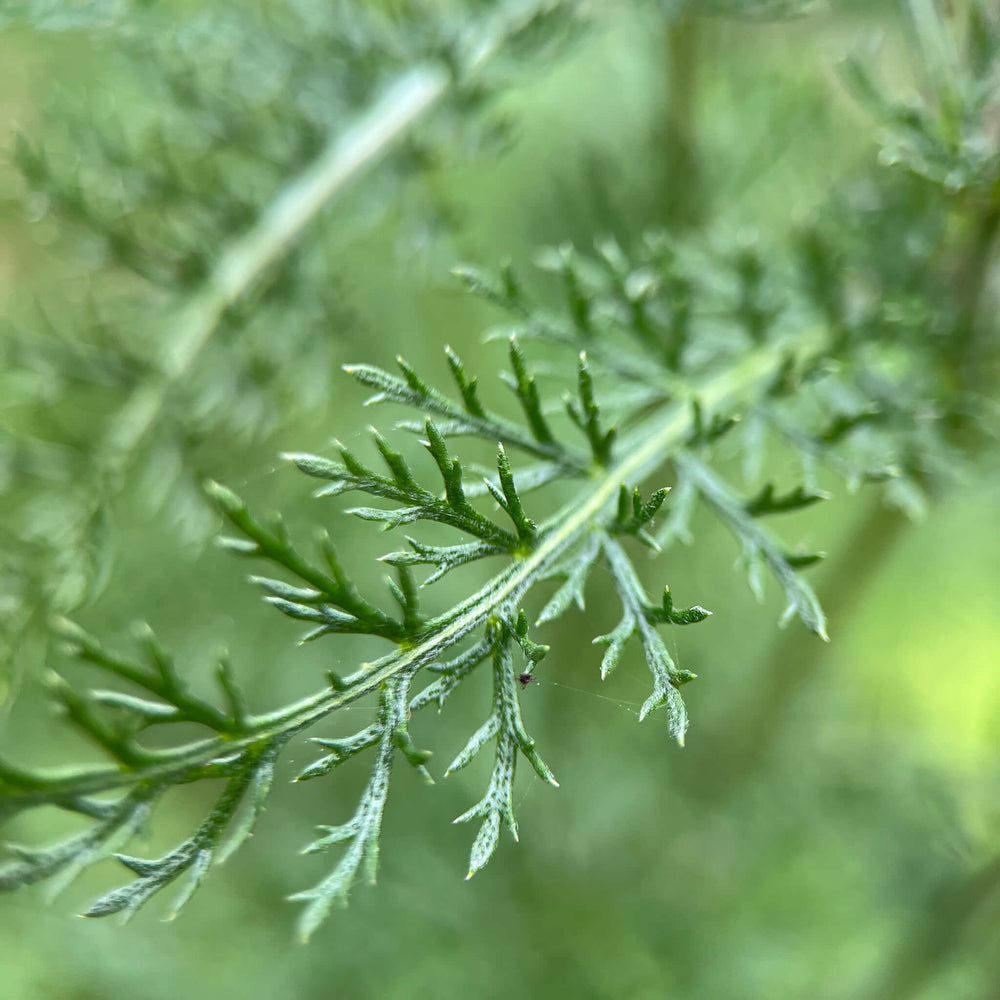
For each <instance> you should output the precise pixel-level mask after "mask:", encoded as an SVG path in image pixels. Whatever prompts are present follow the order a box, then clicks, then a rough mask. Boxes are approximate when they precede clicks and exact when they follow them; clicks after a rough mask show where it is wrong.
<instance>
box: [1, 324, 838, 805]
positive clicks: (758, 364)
mask: <svg viewBox="0 0 1000 1000" xmlns="http://www.w3.org/2000/svg"><path fill="white" fill-rule="evenodd" d="M827 348H828V338H827V336H826V334H825V333H823V332H819V331H816V330H807V331H805V332H803V333H802V334H800V335H799V336H798V337H797V338H795V339H794V340H790V341H786V342H785V343H784V344H780V345H773V346H767V347H762V348H760V349H758V350H757V351H755V352H754V353H753V354H751V355H750V356H749V357H747V358H746V359H745V360H744V361H742V362H741V363H739V364H738V365H736V366H735V367H733V368H731V369H727V370H726V371H724V372H722V373H720V374H718V375H716V376H714V377H711V378H709V379H706V380H704V381H702V382H701V383H700V384H697V385H695V386H694V388H693V390H692V392H691V397H690V398H689V399H687V400H685V401H684V402H682V403H678V404H676V405H674V406H671V407H669V408H668V409H667V410H666V411H665V412H663V411H661V412H660V413H658V414H656V415H654V416H652V417H650V418H649V419H648V420H647V421H646V422H645V423H643V424H642V425H640V426H639V427H638V428H636V430H635V431H634V432H633V433H632V434H631V435H630V437H629V439H628V440H626V441H623V442H622V453H623V454H624V455H625V456H626V457H625V458H624V459H623V460H622V461H621V462H619V463H618V464H617V465H615V466H614V467H612V468H611V469H609V470H605V471H603V472H602V473H601V475H600V476H598V477H595V478H593V479H592V480H590V481H589V482H588V484H587V486H585V487H584V490H583V492H582V493H581V495H579V496H578V497H577V498H575V499H574V501H573V502H572V503H570V504H569V505H567V506H566V507H565V508H564V509H563V510H561V511H560V512H559V513H558V514H556V515H555V516H554V517H553V518H551V519H550V520H549V521H548V523H547V525H546V526H544V527H545V528H547V529H548V530H545V531H544V534H543V536H542V539H541V541H540V543H539V544H538V546H537V547H536V548H534V549H532V550H531V551H530V552H529V553H528V554H527V555H525V556H524V557H522V558H521V559H519V560H517V561H515V562H514V563H513V564H512V565H511V566H510V567H509V568H508V569H507V570H505V571H504V572H502V573H500V574H499V575H498V576H496V577H494V578H493V579H492V580H491V581H490V582H489V583H487V584H486V586H485V587H483V588H482V589H481V590H480V591H479V592H478V593H476V594H474V595H473V596H472V597H470V598H468V599H467V600H466V601H464V602H463V603H462V604H460V605H459V606H458V607H457V608H454V609H453V610H452V611H450V612H448V613H447V614H446V615H443V616H441V617H439V618H437V619H434V620H433V621H431V622H429V623H428V630H429V632H430V634H429V636H428V638H426V639H425V640H423V641H422V642H420V643H418V644H417V645H415V646H413V647H410V648H407V647H403V648H401V649H399V650H397V651H396V652H394V653H391V654H390V655H388V656H386V657H384V658H382V659H381V660H377V661H376V662H374V663H371V664H365V665H364V666H363V667H362V668H361V670H360V671H359V672H358V673H357V674H355V675H354V676H353V677H352V678H350V679H349V681H350V686H349V687H348V688H347V689H346V690H337V691H334V690H329V689H327V690H323V691H320V692H317V693H316V694H315V695H313V696H311V697H309V698H305V699H303V700H302V701H300V702H297V703H296V704H294V705H290V706H288V707H286V708H284V709H281V710H280V711H277V712H274V713H271V714H269V715H264V716H258V717H257V718H256V719H254V720H253V722H252V730H251V732H250V733H248V734H247V735H245V736H241V737H239V738H237V739H231V740H225V739H218V738H213V739H209V740H203V741H199V742H197V743H192V744H189V745H187V746H184V747H180V748H177V749H174V750H170V751H165V752H164V760H163V761H162V763H161V762H154V763H152V764H150V765H147V766H143V767H139V768H136V769H134V770H132V771H128V772H121V771H117V770H108V769H100V770H96V771H88V772H81V773H77V774H76V775H72V776H69V777H67V778H65V779H64V780H61V781H58V782H57V783H56V784H52V783H46V786H45V788H44V789H38V790H34V789H31V788H30V787H29V788H25V789H23V790H20V791H18V792H17V794H16V797H17V798H20V799H21V800H22V802H24V801H35V800H37V801H50V800H51V798H52V796H53V794H55V795H87V794H92V793H94V792H98V791H104V790H108V789H112V788H120V787H124V786H128V785H132V784H135V783H136V782H137V781H141V780H151V779H153V780H155V779H158V778H161V777H165V776H168V775H177V774H178V773H182V774H187V775H188V776H189V777H195V776H196V775H195V774H194V772H196V771H197V770H198V768H201V767H204V766H206V765H208V764H210V763H211V762H212V761H214V760H216V759H217V758H220V757H228V756H229V755H231V754H234V753H237V752H239V751H240V750H242V749H245V748H246V747H249V746H252V745H254V744H256V743H258V742H261V741H269V740H272V739H276V738H280V737H285V738H287V737H289V736H291V735H293V734H294V733H297V732H299V731H301V730H303V729H306V728H308V727H309V726H311V725H313V724H314V723H316V722H318V721H319V720H320V719H322V718H324V717H325V716H327V715H329V714H330V713H331V712H334V711H336V710H337V709H338V708H341V707H342V706H344V705H346V704H349V703H350V702H353V701H356V700H357V699H358V698H361V697H363V696H364V695H366V694H369V693H370V692H372V691H375V690H377V689H378V688H379V686H380V685H382V684H383V683H385V682H386V681H388V680H390V679H391V678H392V677H395V676H396V675H397V674H399V672H400V671H402V670H417V669H419V668H421V667H424V666H426V665H428V664H430V663H432V662H434V661H435V660H437V659H439V658H440V657H441V656H442V655H443V654H444V652H445V651H446V650H447V649H449V648H450V647H451V646H453V645H455V644H456V643H458V642H460V641H461V640H462V639H463V638H465V637H466V636H467V635H469V634H470V633H471V632H472V631H473V630H474V629H476V628H477V627H480V626H482V625H484V624H485V623H486V622H487V621H488V620H489V618H490V617H491V616H493V615H496V614H498V613H500V612H501V610H502V609H504V608H506V607H508V606H509V605H511V604H513V603H516V602H517V601H518V600H520V598H521V597H522V596H523V594H524V593H525V592H526V591H527V590H528V589H529V588H530V587H531V586H532V584H533V583H534V582H535V581H536V580H538V579H540V578H542V577H543V576H544V574H545V572H546V571H547V570H548V569H549V568H551V566H552V565H553V563H555V562H556V561H557V560H558V559H559V557H560V555H561V554H562V553H564V552H565V551H566V549H567V548H569V547H570V546H571V545H572V544H574V543H575V542H576V541H577V540H578V539H579V538H580V537H581V536H582V534H583V533H584V532H585V531H586V530H587V529H588V528H589V527H590V526H591V525H592V524H593V523H594V521H595V520H596V519H597V518H598V517H599V516H600V515H601V514H602V512H604V510H605V509H606V508H608V507H610V506H612V505H614V504H615V503H616V502H617V498H618V493H619V489H620V485H621V483H623V482H624V483H640V482H642V481H643V480H644V479H645V478H646V477H647V476H649V475H650V474H651V473H652V472H654V471H655V470H657V469H659V468H660V467H661V466H663V465H664V464H665V463H666V462H667V461H668V460H669V459H670V457H671V455H672V454H675V453H676V452H677V450H678V449H679V448H681V447H683V446H684V445H685V444H686V443H687V442H688V440H689V439H690V437H691V435H692V433H693V431H694V429H695V415H694V409H695V408H694V406H693V405H692V403H693V400H694V399H697V400H698V402H699V403H700V407H701V411H702V412H703V413H717V412H728V411H730V410H732V409H734V408H738V407H741V406H745V405H748V404H751V403H753V402H754V401H755V400H759V399H760V398H761V397H762V396H764V395H765V394H766V393H767V392H768V390H769V389H770V387H771V386H772V385H773V384H774V380H775V378H776V376H777V375H778V373H779V372H780V371H782V370H783V369H784V368H785V365H786V364H788V363H789V362H791V363H792V364H793V365H797V364H801V363H805V362H808V361H809V360H810V359H812V358H814V357H815V356H816V355H817V354H819V353H821V352H822V351H824V350H825V349H827Z"/></svg>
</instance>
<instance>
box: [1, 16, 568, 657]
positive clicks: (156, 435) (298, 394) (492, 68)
mask: <svg viewBox="0 0 1000 1000" xmlns="http://www.w3.org/2000/svg"><path fill="white" fill-rule="evenodd" d="M467 6H468V10H466V11H465V12H464V13H465V15H466V16H464V17H463V18H462V19H460V20H459V19H456V18H455V17H452V16H449V15H448V12H447V11H445V10H442V9H441V5H439V4H435V3H425V2H416V3H407V4H401V5H380V4H369V3H335V4H323V3H320V4H290V5H285V6H283V7H282V8H281V9H280V10H279V9H277V8H274V7H273V6H271V5H255V4H246V5H240V6H237V7H232V6H226V7H224V8H220V7H218V5H216V6H215V7H213V8H212V9H210V10H206V11H204V12H202V13H199V14H197V15H192V16H190V17H189V18H186V19H185V20H184V22H183V25H182V26H180V27H179V26H178V25H177V24H176V23H175V21H174V20H171V18H174V19H176V17H177V15H176V13H173V14H170V13H168V12H164V11H162V10H161V9H159V8H158V5H155V4H145V3H130V2H128V0H78V2H67V3H63V2H61V0H60V2H58V3H50V2H48V0H24V2H15V3H12V4H4V5H3V10H2V11H0V28H2V27H3V25H4V24H5V23H8V22H13V23H18V22H20V21H25V22H27V23H30V24H32V25H34V26H35V27H38V28H41V29H44V30H66V31H69V30H77V31H86V32H89V33H90V35H89V36H88V37H92V39H93V43H94V46H95V47H97V46H103V47H104V50H108V51H110V52H111V53H113V55H109V66H110V69H109V72H110V71H113V72H114V73H115V77H114V79H115V81H116V83H115V85H114V86H104V87H102V88H100V89H99V90H98V92H97V93H82V94H80V95H79V96H77V95H75V94H74V93H72V92H71V91H70V90H69V89H64V90H62V91H60V92H59V94H58V101H54V102H53V103H54V104H56V106H53V107H52V108H51V109H46V110H47V114H46V117H47V118H48V119H49V126H48V128H47V129H46V132H45V135H44V141H36V140H35V139H34V138H33V137H31V136H29V135H27V134H21V135H18V137H17V141H16V144H15V148H14V150H13V159H14V161H15V164H16V166H17V167H18V168H19V170H20V173H21V175H22V178H23V187H24V214H25V215H27V216H29V217H30V218H32V219H33V220H35V221H39V222H41V221H44V223H45V224H46V225H48V226H50V227H52V229H53V231H54V232H56V233H57V234H58V244H57V247H58V251H59V253H60V254H61V255H62V256H65V257H69V258H70V259H71V260H72V261H73V262H74V264H75V266H76V269H77V272H78V273H79V274H81V275H82V276H86V277H88V278H92V279H93V280H92V281H90V282H88V283H87V285H86V292H85V293H82V294H79V295H76V294H74V295H70V296H67V298H66V300H65V301H63V302H58V301H57V302H53V303H52V304H51V305H50V304H48V303H45V304H39V303H33V304H32V306H31V307H30V308H24V309H20V310H18V311H17V312H16V313H15V314H14V315H12V316H11V318H10V319H9V320H5V321H4V324H3V338H2V341H0V395H2V396H3V397H4V399H5V401H6V405H5V408H4V413H3V415H2V417H0V432H3V433H4V434H5V436H7V432H8V431H9V437H10V439H11V441H12V442H14V444H13V446H12V447H11V449H10V453H9V454H8V453H6V452H5V453H4V455H3V456H2V458H3V464H4V466H5V468H9V470H10V471H9V473H8V478H9V479H10V481H11V482H12V484H13V485H12V487H11V488H10V489H9V490H6V491H5V496H4V519H5V522H7V523H9V525H10V531H9V533H5V538H4V540H3V549H2V553H3V555H2V559H0V564H2V570H0V591H2V592H3V594H4V596H5V598H6V602H7V604H9V605H11V606H12V607H11V610H10V612H9V613H6V614H4V615H3V617H2V618H0V671H3V672H4V673H6V672H8V671H7V666H8V664H9V662H10V661H12V660H13V659H14V658H15V657H17V656H18V655H19V653H21V651H23V649H24V648H25V647H26V645H27V641H28V638H29V637H31V636H35V637H37V636H38V635H39V631H40V626H41V631H42V632H43V633H44V621H45V619H46V618H47V617H51V615H53V614H66V613H71V612H72V611H73V610H74V609H75V608H77V607H79V606H80V604H81V603H83V602H84V601H85V600H86V599H87V598H88V597H90V596H93V595H94V593H95V592H96V591H97V590H99V589H100V585H101V583H102V581H103V580H105V579H107V576H108V573H109V571H110V566H111V564H112V562H113V558H114V552H113V548H114V546H113V541H114V536H113V533H112V532H111V531H110V530H109V528H108V523H109V519H110V514H111V512H112V510H113V507H114V504H115V500H116V497H118V496H120V495H121V494H122V493H123V492H124V491H125V489H126V486H128V487H130V488H132V489H135V490H136V491H137V492H139V493H140V495H141V496H142V498H143V500H144V502H145V504H146V507H147V508H148V509H151V510H164V511H168V512H169V515H168V516H170V517H171V518H172V519H173V520H174V521H175V522H176V524H177V530H178V533H179V534H180V535H181V536H182V537H184V538H185V539H187V540H188V541H196V540H200V539H204V538H206V537H207V536H208V535H209V533H210V530H211V517H210V515H208V514H207V512H206V508H205V505H204V503H203V501H202V497H201V494H200V491H199V485H198V484H199V479H200V476H199V475H198V473H197V470H198V469H199V468H202V467H205V464H206V461H207V464H208V465H209V466H215V464H216V463H217V461H218V459H217V458H216V457H214V456H213V457H209V456H206V455H205V452H204V448H205V443H206V441H211V440H212V439H222V438H224V439H226V440H228V441H231V442H233V443H239V444H241V445H242V446H252V445H253V443H254V442H256V441H259V440H260V438H261V437H263V436H264V435H266V434H269V433H273V431H274V430H275V428H276V427H278V426H280V423H281V421H282V420H286V419H288V417H289V416H290V415H292V414H295V413H301V412H303V411H304V410H308V409H310V408H312V409H316V408H317V407H319V406H320V405H321V404H322V402H323V400H324V399H325V398H327V397H328V395H329V391H330V385H329V378H328V373H329V372H330V371H333V370H335V369H336V366H335V365H334V364H333V361H334V359H335V358H336V356H337V351H338V344H337V337H336V334H337V333H338V332H339V331H341V330H343V329H344V328H347V327H349V326H351V325H352V323H351V322H350V321H351V320H353V317H351V316H349V315H348V314H347V313H346V312H345V307H344V305H343V302H342V295H341V294H340V291H341V283H342V280H343V269H342V266H341V262H342V259H343V256H344V253H345V250H346V248H347V247H348V246H350V244H351V242H352V241H354V240H357V239H358V238H359V236H360V235H361V234H362V233H364V232H365V231H366V230H368V229H370V228H371V227H372V226H373V225H374V224H375V223H376V222H377V221H378V220H379V218H380V216H381V215H382V214H383V213H384V211H385V206H386V205H388V204H392V203H395V204H397V205H398V206H399V210H400V211H401V212H402V213H403V214H404V216H405V217H406V219H407V220H408V222H407V223H406V227H405V228H406V230H407V231H410V232H416V231H417V230H420V231H424V230H426V229H428V228H429V229H430V230H434V229H435V228H437V229H440V228H441V226H442V222H441V219H442V217H443V216H444V215H445V214H446V212H447V206H442V205H440V204H437V203H435V201H434V199H433V198H432V197H430V196H429V195H428V194H427V192H426V190H425V189H424V187H423V186H422V185H421V184H420V181H421V180H422V179H423V178H425V177H427V176H429V175H430V174H431V173H432V172H433V169H434V168H435V166H436V165H440V164H443V163H447V162H449V161H454V160H456V159H460V158H468V157H470V156H473V155H475V153H476V151H477V150H478V149H480V148H483V147H486V148H493V147H495V146H496V145H497V144H498V143H499V142H501V141H502V134H501V132H502V128H501V125H500V116H499V115H496V114H492V113H491V105H492V102H493V101H495V99H496V98H497V96H498V95H500V94H502V93H503V92H504V90H505V88H506V87H507V86H508V81H509V80H510V77H511V75H512V73H511V70H510V65H511V64H510V63H508V64H507V65H506V66H505V65H503V64H502V60H501V59H500V57H501V56H502V57H503V59H505V60H512V63H513V64H514V65H517V66H518V67H519V72H520V73H521V74H522V75H523V74H524V73H525V72H529V73H530V72H531V69H530V67H531V66H532V65H537V63H536V62H533V61H532V57H533V56H535V55H537V53H538V52H539V51H540V50H542V49H545V50H546V51H547V50H548V49H550V48H551V47H552V45H553V42H559V41H565V40H566V39H567V38H572V37H573V35H574V31H573V30H571V29H573V28H574V27H575V24H576V20H575V18H576V8H577V6H578V5H577V4H576V3H575V2H568V0H563V2H547V0H539V2H533V0H529V2H521V0H513V2H511V3H508V4H502V5H493V4H471V5H467ZM112 94H113V96H112ZM150 104H154V105H155V106H156V107H157V113H156V114H155V115H150V114H149V110H148V106H149V105H150ZM418 124H419V125H421V126H423V127H422V128H421V129H420V130H419V132H418V131H417V129H416V126H417V125H418ZM368 174H374V175H375V177H374V180H373V182H372V183H371V184H370V185H369V186H368V187H367V188H362V189H360V190H355V188H356V185H355V183H354V182H355V181H357V180H358V179H359V178H360V177H363V176H365V175H368ZM338 202H344V203H346V204H345V205H344V206H343V207H342V208H341V210H340V211H339V212H338V213H334V212H333V206H334V205H335V204H336V203H338ZM80 284H81V286H82V284H83V283H82V282H81V283H80ZM289 316H294V317H295V321H294V322H290V321H289ZM277 328H280V329H282V330H283V331H284V334H283V336H282V337H275V336H274V331H275V329H277ZM220 373H225V374H224V376H223V375H220ZM95 394H96V395H98V396H99V397H100V398H101V399H106V400H107V399H110V400H114V401H115V405H114V406H112V407H104V406H102V407H98V408H95V407H93V406H92V405H91V403H90V401H91V400H92V399H93V397H94V395H95ZM36 411H43V412H44V414H45V417H44V420H43V421H42V422H41V424H40V426H39V428H38V430H37V431H35V432H34V433H33V435H31V436H29V435H25V434H23V433H21V431H20V422H21V421H22V419H23V414H24V413H34V412H36ZM91 412H93V414H94V415H93V416H92V417H90V416H88V417H87V418H86V419H82V418H81V414H82V413H87V414H90V413H91ZM42 497H44V501H41V502H40V498H42ZM50 511H56V512H57V514H56V515H54V516H48V515H47V512H50ZM40 512H45V513H40Z"/></svg>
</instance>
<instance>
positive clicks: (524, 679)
mask: <svg viewBox="0 0 1000 1000" xmlns="http://www.w3.org/2000/svg"><path fill="white" fill-rule="evenodd" d="M517 679H518V682H519V683H520V685H521V690H522V691H523V690H524V689H525V688H526V687H527V686H528V685H529V684H530V683H531V682H532V681H533V680H534V679H535V678H534V677H533V676H532V675H531V674H518V675H517Z"/></svg>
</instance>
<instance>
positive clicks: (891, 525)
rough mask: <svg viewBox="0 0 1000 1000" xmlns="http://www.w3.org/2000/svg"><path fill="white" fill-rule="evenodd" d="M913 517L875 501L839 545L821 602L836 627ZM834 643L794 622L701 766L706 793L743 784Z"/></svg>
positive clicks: (700, 783) (821, 589)
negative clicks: (735, 719) (819, 639)
mask: <svg viewBox="0 0 1000 1000" xmlns="http://www.w3.org/2000/svg"><path fill="white" fill-rule="evenodd" d="M909 524H910V521H909V520H908V519H907V517H906V516H905V515H904V514H903V513H902V512H901V511H899V510H896V509H894V508H890V507H887V506H885V505H884V504H882V503H877V504H875V505H874V506H873V507H872V508H871V509H870V510H869V511H868V512H867V513H866V514H865V515H864V516H863V517H862V518H861V519H860V521H859V523H858V524H857V526H856V527H855V528H854V530H853V532H851V533H850V535H849V537H848V538H846V539H844V540H843V541H842V542H841V543H840V545H839V548H838V552H839V556H838V557H837V558H836V559H834V560H833V561H832V564H831V565H829V566H828V569H827V573H826V576H825V578H824V580H823V582H822V584H821V585H820V586H819V587H818V588H817V590H818V592H819V598H820V603H821V604H822V605H823V609H824V611H825V612H826V613H827V617H828V619H829V621H830V623H831V631H836V629H837V626H838V624H839V623H842V622H843V621H844V620H845V619H846V618H847V617H848V616H849V615H850V614H851V612H852V611H853V610H854V609H855V608H856V607H857V606H858V604H860V602H861V600H862V599H863V597H864V594H865V587H866V584H867V583H869V582H870V581H871V579H872V578H873V577H874V575H875V574H876V573H877V572H878V571H879V569H881V567H883V566H884V565H885V561H886V558H887V557H888V555H889V553H890V552H891V551H892V550H893V548H894V547H895V546H896V545H897V544H898V542H899V541H900V539H901V538H902V537H903V535H904V534H905V530H906V528H907V527H908V526H909ZM828 650H829V646H827V645H825V644H823V643H818V642H816V637H815V636H814V635H813V634H812V633H811V632H808V631H807V630H805V629H802V628H794V627H791V626H790V627H789V628H788V630H787V631H784V632H782V633H781V634H780V637H779V638H778V639H777V641H776V642H775V643H774V644H773V646H772V647H771V649H770V651H769V652H768V653H766V654H764V655H763V656H762V657H761V659H762V661H763V662H766V663H769V664H770V665H771V666H770V669H769V670H768V671H767V672H766V673H765V674H763V675H762V676H761V677H760V679H759V681H758V682H757V683H756V684H755V685H754V688H753V696H752V700H751V701H749V702H748V701H743V702H742V703H741V704H740V707H739V710H738V715H739V719H738V722H737V723H735V724H734V725H733V726H732V727H731V728H730V730H729V732H730V734H731V735H730V736H729V738H728V739H727V740H726V741H725V742H724V744H722V745H721V746H719V745H715V746H713V747H712V748H711V759H710V760H707V759H706V761H705V768H704V770H702V769H698V773H697V778H696V781H697V785H698V787H699V788H700V789H701V791H702V793H703V794H706V795H708V796H719V797H721V796H724V795H725V794H727V793H728V792H730V791H732V790H733V789H735V788H738V787H739V786H740V785H741V784H742V783H743V782H744V781H746V779H747V778H748V777H749V776H750V775H751V774H752V773H753V772H754V771H755V770H756V769H757V768H758V767H759V766H760V765H761V764H762V763H763V762H764V761H765V760H766V758H767V754H768V751H769V750H770V748H771V746H772V744H773V742H774V740H775V738H776V737H777V736H778V735H779V734H780V732H781V729H782V720H783V717H784V716H786V715H787V713H788V711H789V710H790V708H791V706H792V704H793V703H794V701H795V697H796V695H797V694H798V693H799V691H801V690H802V688H803V687H804V685H805V684H807V683H808V682H809V681H811V680H812V679H814V678H815V676H816V671H817V666H818V664H819V661H820V660H821V658H822V657H824V656H825V655H827V651H828Z"/></svg>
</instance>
